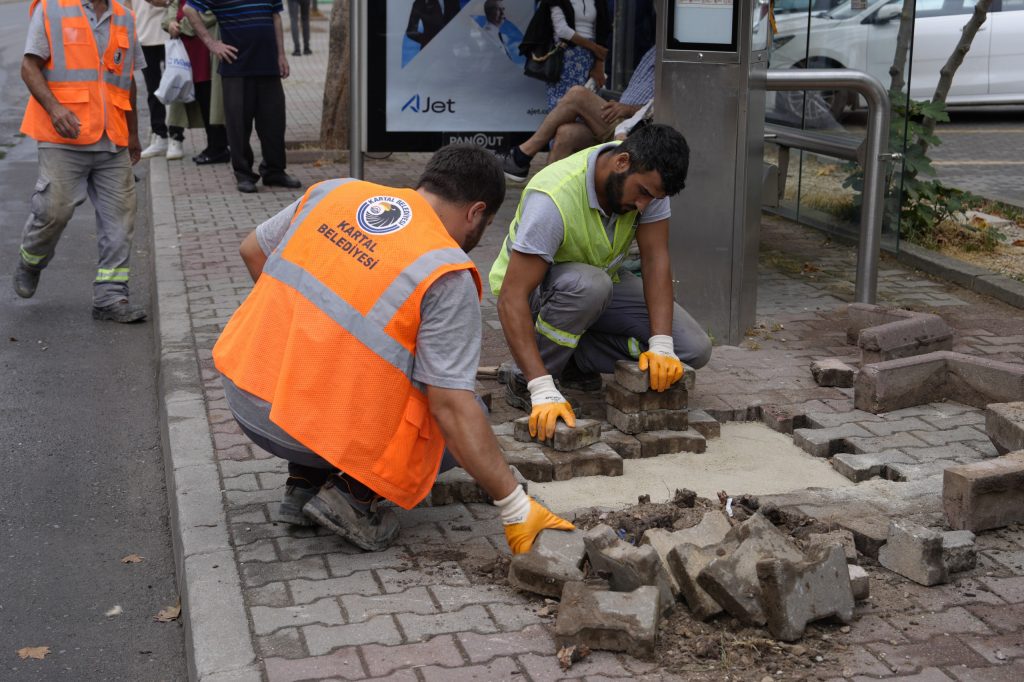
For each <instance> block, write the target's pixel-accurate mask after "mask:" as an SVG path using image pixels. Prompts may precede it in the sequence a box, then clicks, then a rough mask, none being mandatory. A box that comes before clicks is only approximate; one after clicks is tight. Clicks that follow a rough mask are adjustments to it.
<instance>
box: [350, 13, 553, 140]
mask: <svg viewBox="0 0 1024 682" xmlns="http://www.w3.org/2000/svg"><path fill="white" fill-rule="evenodd" d="M368 5H369V7H368V14H367V26H368V35H367V99H368V101H367V133H368V140H367V142H368V150H369V151H432V150H435V149H437V148H439V147H441V146H443V145H445V144H448V143H450V142H473V143H476V144H480V145H483V146H486V147H491V148H496V147H501V146H507V145H509V144H510V143H512V142H518V141H521V140H523V139H525V138H526V137H528V136H529V135H530V134H532V133H533V131H535V130H536V129H537V127H538V126H539V125H540V122H541V121H542V120H543V119H544V116H545V115H546V114H547V113H548V110H547V104H546V98H545V94H544V84H543V83H542V82H540V81H537V80H534V79H531V78H527V77H526V76H524V75H523V64H524V62H525V58H524V57H523V56H521V55H520V54H519V44H520V42H521V41H522V37H523V33H524V32H525V31H526V26H527V25H528V24H529V23H530V19H531V18H532V17H533V13H534V8H535V2H534V0H380V1H377V0H374V1H373V2H370V3H368Z"/></svg>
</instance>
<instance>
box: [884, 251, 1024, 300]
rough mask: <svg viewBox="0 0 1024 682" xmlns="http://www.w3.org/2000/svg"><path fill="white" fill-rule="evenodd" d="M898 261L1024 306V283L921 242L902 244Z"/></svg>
mask: <svg viewBox="0 0 1024 682" xmlns="http://www.w3.org/2000/svg"><path fill="white" fill-rule="evenodd" d="M895 256H896V260H897V261H899V262H900V263H903V264H905V265H909V266H910V267H913V268H917V269H918V270H921V271H922V272H926V273H928V274H929V275H934V276H936V277H940V278H942V279H944V280H947V281H949V282H952V283H953V284H958V285H960V286H962V287H963V288H965V289H969V290H970V291H973V292H975V293H977V294H981V295H982V296H989V297H991V298H994V299H996V300H999V301H1002V302H1003V303H1007V304H1009V305H1012V306H1014V307H1015V308H1024V282H1018V281H1017V280H1015V279H1013V278H1012V277H1007V276H1005V275H1000V274H999V273H997V272H993V271H991V270H987V269H985V268H982V267H979V266H977V265H972V264H971V263H965V262H964V261H961V260H957V259H956V258H953V257H952V256H947V255H945V254H942V253H937V252H935V251H931V250H930V249H926V248H924V247H923V246H918V245H917V244H911V243H909V242H906V243H901V244H900V247H899V251H898V252H896V254H895Z"/></svg>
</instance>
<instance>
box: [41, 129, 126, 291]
mask: <svg viewBox="0 0 1024 682" xmlns="http://www.w3.org/2000/svg"><path fill="white" fill-rule="evenodd" d="M86 196H88V197H89V200H90V201H91V202H92V205H93V206H94V207H95V209H96V245H97V247H98V249H99V261H98V264H97V267H96V279H95V280H94V282H93V294H92V296H93V305H95V306H97V307H103V306H107V305H110V304H112V303H114V302H116V301H118V300H119V299H122V298H127V297H128V275H129V258H130V256H131V249H132V235H133V233H134V231H135V211H136V200H135V176H134V174H133V173H132V164H131V161H130V159H129V157H128V150H127V149H121V150H120V151H117V152H86V151H78V150H73V149H61V148H59V147H42V148H40V149H39V180H38V181H36V187H35V192H34V193H33V194H32V212H31V214H30V215H29V217H28V221H27V222H26V223H25V231H24V233H23V235H22V238H21V260H22V262H24V263H25V265H27V266H29V267H30V268H34V269H36V270H42V269H43V268H45V267H46V266H47V265H48V264H49V262H50V260H51V259H52V258H53V254H54V252H55V251H56V249H57V242H58V241H59V240H60V237H61V235H62V234H63V233H64V228H65V227H67V224H68V221H70V220H71V216H72V214H73V213H74V212H75V208H76V207H77V206H79V205H80V204H82V203H84V202H85V198H86Z"/></svg>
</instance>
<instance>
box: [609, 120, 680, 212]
mask: <svg viewBox="0 0 1024 682" xmlns="http://www.w3.org/2000/svg"><path fill="white" fill-rule="evenodd" d="M615 152H616V153H621V152H626V153H628V154H629V172H630V173H635V172H638V171H639V172H641V173H646V172H647V171H652V170H656V171H658V173H659V174H660V175H661V186H662V188H663V189H664V190H665V194H666V195H668V196H670V197H671V196H675V195H676V194H679V192H681V191H682V189H683V187H686V172H687V170H688V169H689V167H690V146H689V145H688V144H686V138H685V137H683V134H682V133H680V132H679V131H678V130H676V129H675V128H673V127H672V126H667V125H662V124H659V123H652V124H650V125H646V126H643V127H642V128H639V129H635V130H634V131H633V132H632V133H631V134H630V135H629V137H627V138H626V139H625V140H624V141H623V142H622V144H621V145H619V147H618V149H616V150H615Z"/></svg>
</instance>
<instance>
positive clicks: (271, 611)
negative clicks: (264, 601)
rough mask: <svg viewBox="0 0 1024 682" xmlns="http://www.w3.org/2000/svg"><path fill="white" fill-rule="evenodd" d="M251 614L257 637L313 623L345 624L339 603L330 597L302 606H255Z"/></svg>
mask: <svg viewBox="0 0 1024 682" xmlns="http://www.w3.org/2000/svg"><path fill="white" fill-rule="evenodd" d="M249 613H250V614H251V615H252V622H253V631H254V632H255V633H256V634H257V635H265V634H268V633H271V632H273V631H274V630H278V629H280V628H283V627H299V626H302V625H310V624H312V623H322V624H323V625H342V624H344V623H345V618H344V617H343V616H342V614H341V608H340V607H339V606H338V602H337V601H336V600H334V599H332V598H330V597H328V598H325V599H319V600H317V601H314V602H310V603H308V604H302V605H300V606H286V607H283V608H274V607H271V606H254V607H252V608H251V609H249Z"/></svg>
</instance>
